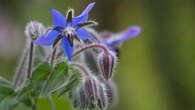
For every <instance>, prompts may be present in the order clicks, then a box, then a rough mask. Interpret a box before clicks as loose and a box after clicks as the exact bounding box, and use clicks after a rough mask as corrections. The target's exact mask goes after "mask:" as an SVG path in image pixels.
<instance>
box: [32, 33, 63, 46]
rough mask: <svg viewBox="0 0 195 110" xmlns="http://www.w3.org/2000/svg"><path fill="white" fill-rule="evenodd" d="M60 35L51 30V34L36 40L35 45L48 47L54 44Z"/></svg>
mask: <svg viewBox="0 0 195 110" xmlns="http://www.w3.org/2000/svg"><path fill="white" fill-rule="evenodd" d="M60 34H61V33H60V32H59V31H57V30H52V31H51V32H49V33H48V35H41V36H39V37H38V38H37V40H36V41H35V44H36V45H41V46H49V45H52V44H53V43H54V41H55V40H56V38H57V37H58V36H59V35H60Z"/></svg>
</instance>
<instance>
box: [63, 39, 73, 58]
mask: <svg viewBox="0 0 195 110" xmlns="http://www.w3.org/2000/svg"><path fill="white" fill-rule="evenodd" d="M61 43H62V48H63V50H64V53H65V54H66V55H67V57H68V60H69V61H71V60H72V53H73V47H71V45H70V43H69V42H68V40H67V39H66V38H65V37H63V38H62V42H61Z"/></svg>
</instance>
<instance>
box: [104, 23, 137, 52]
mask: <svg viewBox="0 0 195 110" xmlns="http://www.w3.org/2000/svg"><path fill="white" fill-rule="evenodd" d="M140 33H141V27H139V26H131V27H129V28H128V29H127V30H125V31H124V32H121V33H119V34H116V35H115V34H113V35H112V34H110V35H106V37H108V38H104V39H103V41H102V42H103V43H104V44H105V45H106V46H107V47H108V48H110V49H111V50H112V51H114V52H115V53H117V54H118V52H119V47H120V44H121V43H123V42H125V41H127V40H129V39H131V38H134V37H137V36H138V35H140ZM103 36H104V35H103Z"/></svg>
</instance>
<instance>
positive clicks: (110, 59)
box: [98, 51, 117, 80]
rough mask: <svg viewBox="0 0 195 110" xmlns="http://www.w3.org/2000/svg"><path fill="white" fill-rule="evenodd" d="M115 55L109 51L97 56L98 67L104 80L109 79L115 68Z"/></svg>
mask: <svg viewBox="0 0 195 110" xmlns="http://www.w3.org/2000/svg"><path fill="white" fill-rule="evenodd" d="M116 60H117V58H116V55H115V54H114V53H113V52H111V51H109V52H108V53H105V52H104V53H100V54H99V56H98V67H99V70H100V72H101V73H102V74H103V76H104V78H105V79H106V80H109V79H111V77H112V76H113V73H114V69H115V66H116Z"/></svg>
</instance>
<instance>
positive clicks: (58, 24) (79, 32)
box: [35, 2, 95, 61]
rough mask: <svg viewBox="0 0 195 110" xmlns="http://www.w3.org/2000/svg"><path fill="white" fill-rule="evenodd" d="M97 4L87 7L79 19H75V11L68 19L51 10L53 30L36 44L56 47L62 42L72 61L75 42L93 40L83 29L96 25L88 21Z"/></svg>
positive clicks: (42, 36)
mask: <svg viewBox="0 0 195 110" xmlns="http://www.w3.org/2000/svg"><path fill="white" fill-rule="evenodd" d="M94 5H95V2H94V3H91V4H89V5H88V6H87V8H86V9H85V10H84V11H83V12H82V13H81V14H80V15H79V16H77V17H73V10H72V9H70V10H69V11H68V13H67V16H66V18H65V17H64V16H63V15H62V14H61V13H60V12H59V11H57V10H55V9H51V13H52V17H53V23H54V25H53V29H52V30H51V31H50V32H49V33H48V34H47V35H41V36H39V37H38V39H37V40H36V41H35V44H37V45H41V46H50V45H53V46H55V45H56V44H57V42H58V41H59V40H60V39H62V40H61V45H62V48H63V50H64V52H65V53H66V55H67V57H68V60H69V61H71V60H72V53H73V40H74V38H76V39H77V40H80V39H81V40H86V39H89V38H91V36H90V35H89V34H88V32H87V31H86V30H85V29H84V28H82V27H84V26H86V25H90V24H94V23H95V22H93V21H87V19H88V13H89V12H90V10H91V9H92V8H93V7H94Z"/></svg>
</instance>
